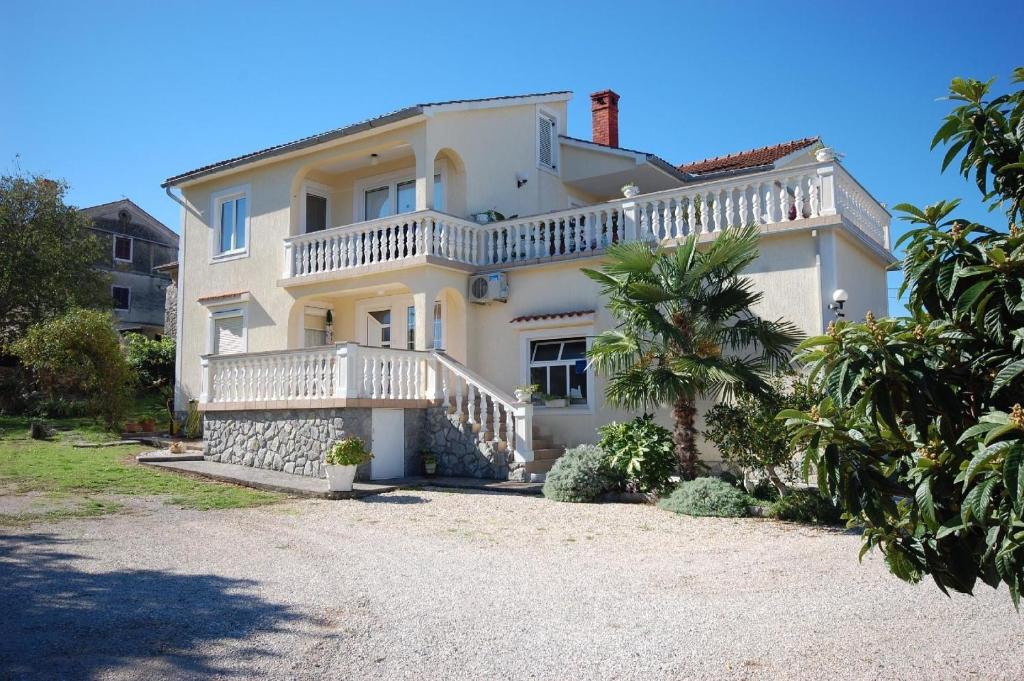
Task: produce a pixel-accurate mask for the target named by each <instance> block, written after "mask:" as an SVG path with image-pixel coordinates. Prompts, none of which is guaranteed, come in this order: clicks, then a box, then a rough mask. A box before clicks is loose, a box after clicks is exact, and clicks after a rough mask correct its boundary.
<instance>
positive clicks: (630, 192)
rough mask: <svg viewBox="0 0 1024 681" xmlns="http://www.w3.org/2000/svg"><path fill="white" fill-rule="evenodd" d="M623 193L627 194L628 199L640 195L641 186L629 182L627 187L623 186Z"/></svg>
mask: <svg viewBox="0 0 1024 681" xmlns="http://www.w3.org/2000/svg"><path fill="white" fill-rule="evenodd" d="M622 195H623V196H625V197H626V198H627V199H632V198H634V197H636V196H639V195H640V187H638V186H636V185H635V184H627V185H626V186H625V187H623V188H622Z"/></svg>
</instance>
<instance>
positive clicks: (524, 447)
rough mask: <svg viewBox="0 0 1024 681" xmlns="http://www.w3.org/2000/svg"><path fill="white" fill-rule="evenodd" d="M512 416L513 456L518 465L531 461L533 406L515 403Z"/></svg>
mask: <svg viewBox="0 0 1024 681" xmlns="http://www.w3.org/2000/svg"><path fill="white" fill-rule="evenodd" d="M513 414H514V415H515V427H516V440H515V450H514V451H513V456H514V458H515V460H516V461H518V462H520V463H525V462H527V461H533V405H532V404H524V403H516V405H515V406H514V407H513Z"/></svg>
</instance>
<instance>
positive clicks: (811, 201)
mask: <svg viewBox="0 0 1024 681" xmlns="http://www.w3.org/2000/svg"><path fill="white" fill-rule="evenodd" d="M837 213H838V214H840V215H841V216H843V217H844V218H846V221H847V223H848V224H850V225H852V226H854V227H856V228H859V229H861V230H862V231H863V233H864V234H865V235H866V236H867V237H868V238H870V239H872V240H874V241H875V242H877V243H878V244H879V245H881V246H882V247H884V248H888V247H889V234H888V227H889V214H888V212H886V210H885V209H884V208H883V207H882V206H881V205H880V204H879V203H878V202H877V201H875V199H874V198H872V197H871V195H870V194H868V192H867V191H865V190H864V188H863V187H861V186H860V184H858V183H857V181H856V180H854V179H853V177H852V176H851V175H850V174H849V173H847V172H846V170H844V169H843V167H842V166H841V165H839V164H838V163H835V162H824V163H811V164H806V165H802V166H797V167H793V168H783V169H780V170H772V171H768V172H761V173H750V174H744V175H737V176H732V177H727V178H721V179H717V180H708V181H694V182H691V183H688V184H686V185H685V186H683V187H679V188H676V189H669V190H666V191H661V192H655V193H651V194H642V195H640V196H637V197H634V198H633V199H618V200H615V201H609V202H607V203H601V204H595V205H591V206H583V207H580V208H572V209H569V210H562V211H556V212H552V213H545V214H542V215H533V216H528V217H523V218H513V219H509V220H504V221H501V222H494V223H490V224H486V225H478V224H476V223H472V222H468V221H466V220H462V219H460V218H456V217H453V216H450V215H445V214H443V213H438V212H436V211H432V210H431V211H419V212H415V213H407V214H404V215H397V216H392V217H389V218H384V219H381V220H373V221H370V222H362V223H358V224H355V225H349V226H347V227H336V228H333V229H329V230H324V231H322V232H314V233H312V234H302V235H300V236H295V237H291V238H289V239H286V240H285V277H287V278H301V277H306V276H309V275H316V274H323V273H326V272H338V271H344V270H350V269H354V268H359V267H364V266H368V265H375V264H379V263H389V262H401V261H403V260H407V259H409V258H413V257H419V256H433V257H436V258H441V259H445V260H450V261H453V262H458V263H463V264H466V265H470V266H473V267H503V266H514V265H518V264H526V263H529V262H537V261H544V260H553V259H559V258H565V257H579V256H586V255H589V254H590V253H593V252H596V251H602V250H604V249H605V248H607V247H608V246H610V245H611V244H615V243H622V242H627V241H648V242H652V243H660V242H673V241H674V240H677V239H682V238H685V237H687V236H689V235H691V234H709V235H714V234H717V233H719V232H722V231H723V230H726V229H732V228H735V227H739V226H742V225H758V226H767V225H777V224H784V223H791V222H792V223H796V222H799V221H800V220H804V219H809V218H817V217H820V216H827V215H836V214H837Z"/></svg>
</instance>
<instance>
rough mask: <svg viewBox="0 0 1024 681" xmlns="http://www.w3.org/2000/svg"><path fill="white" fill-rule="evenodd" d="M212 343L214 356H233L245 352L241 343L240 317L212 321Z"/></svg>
mask: <svg viewBox="0 0 1024 681" xmlns="http://www.w3.org/2000/svg"><path fill="white" fill-rule="evenodd" d="M213 342H214V347H213V352H214V354H215V355H233V354H237V353H239V352H245V347H244V345H243V342H242V316H241V315H238V316H236V317H220V318H218V319H216V320H214V324H213Z"/></svg>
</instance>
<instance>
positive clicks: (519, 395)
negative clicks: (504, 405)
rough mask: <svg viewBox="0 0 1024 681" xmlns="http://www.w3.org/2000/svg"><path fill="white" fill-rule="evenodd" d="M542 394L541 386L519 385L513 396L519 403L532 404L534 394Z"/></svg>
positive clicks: (534, 384) (532, 384)
mask: <svg viewBox="0 0 1024 681" xmlns="http://www.w3.org/2000/svg"><path fill="white" fill-rule="evenodd" d="M538 392H540V386H539V385H537V384H536V383H531V384H530V385H517V386H516V389H515V391H514V392H513V394H514V395H515V396H516V401H517V402H532V401H533V395H534V393H538Z"/></svg>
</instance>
